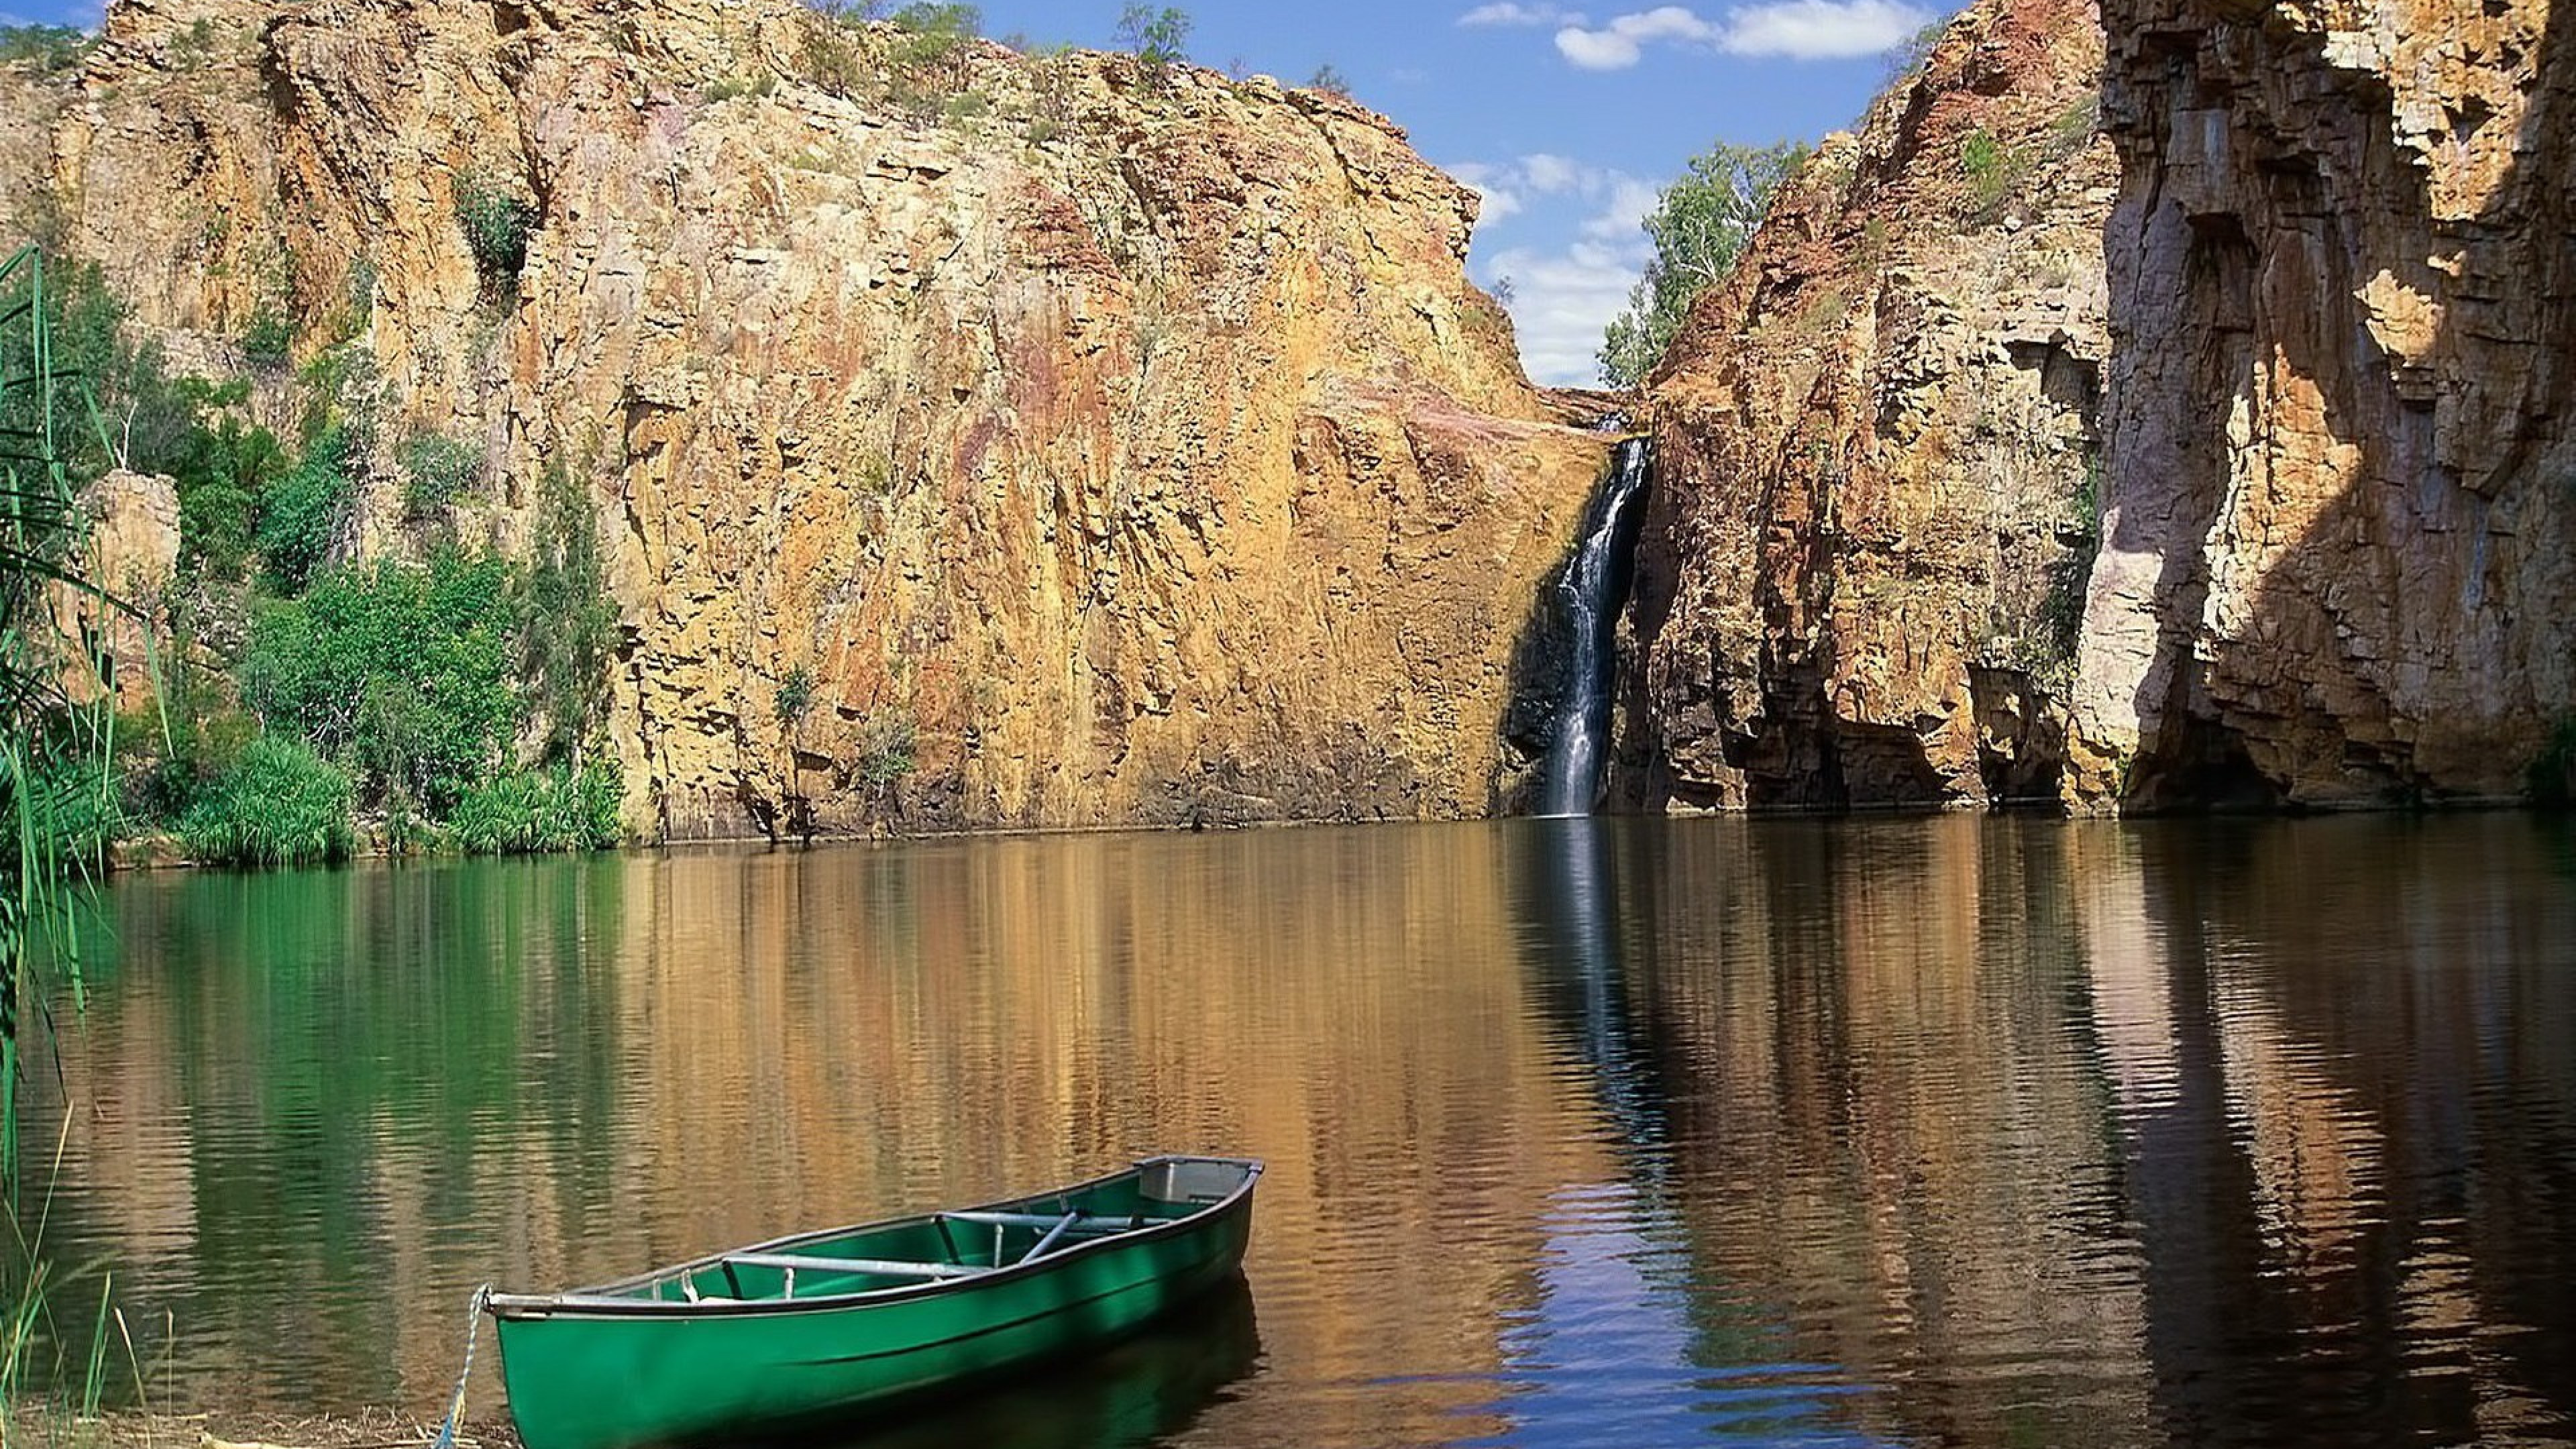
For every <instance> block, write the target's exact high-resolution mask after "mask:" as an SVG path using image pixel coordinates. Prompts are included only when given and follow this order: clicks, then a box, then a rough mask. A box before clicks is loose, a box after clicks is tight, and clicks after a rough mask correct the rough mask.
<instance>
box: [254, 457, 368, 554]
mask: <svg viewBox="0 0 2576 1449" xmlns="http://www.w3.org/2000/svg"><path fill="white" fill-rule="evenodd" d="M354 444H355V440H354V438H353V435H352V433H351V431H350V430H349V429H348V428H347V427H344V426H340V425H336V424H335V425H333V426H330V427H327V428H325V429H323V431H322V433H321V435H320V436H319V437H316V438H315V439H314V440H313V442H312V444H311V445H310V446H309V447H307V448H306V449H305V450H304V458H303V461H302V462H300V463H298V464H296V466H295V470H294V471H293V472H291V473H288V474H287V475H286V476H285V477H283V478H280V479H279V480H278V481H277V482H276V484H275V485H274V486H272V487H271V488H270V489H269V491H268V496H267V497H266V498H265V499H264V500H263V501H262V503H261V506H260V509H259V526H258V531H257V539H258V543H259V556H260V558H261V560H262V561H263V562H264V563H266V564H267V565H268V577H269V582H270V584H271V586H272V587H274V588H276V589H278V590H280V591H281V592H284V593H288V594H296V593H301V592H303V590H304V588H305V586H306V584H308V583H309V582H310V581H311V580H312V578H313V575H314V572H315V571H316V570H318V569H320V568H321V567H322V563H323V560H325V559H327V558H329V557H330V554H331V546H332V544H333V543H334V542H336V541H337V540H338V538H339V536H340V529H341V527H342V526H343V525H344V524H345V523H347V521H348V514H349V507H350V505H351V503H352V502H353V501H355V498H356V495H357V483H356V482H355V480H354V479H353V478H352V477H351V468H352V465H353V463H354V461H355V458H354V453H355V446H354Z"/></svg>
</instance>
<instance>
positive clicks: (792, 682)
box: [770, 664, 814, 733]
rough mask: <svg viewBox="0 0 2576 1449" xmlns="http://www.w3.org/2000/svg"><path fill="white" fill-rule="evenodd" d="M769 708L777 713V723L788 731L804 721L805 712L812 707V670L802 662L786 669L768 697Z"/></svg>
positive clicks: (793, 729) (791, 731) (791, 730)
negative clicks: (783, 675)
mask: <svg viewBox="0 0 2576 1449" xmlns="http://www.w3.org/2000/svg"><path fill="white" fill-rule="evenodd" d="M770 708H771V709H772V710H773V711H774V712H776V714H777V715H778V723H779V724H780V725H781V726H782V727H784V728H785V729H787V730H788V731H789V732H790V733H793V732H794V731H795V730H796V728H797V727H798V726H799V725H802V724H803V723H805V715H806V713H807V712H808V711H810V710H811V709H813V708H814V671H813V670H810V669H808V668H806V667H805V666H804V665H802V664H799V665H797V666H796V667H795V668H793V669H790V670H788V671H787V677H786V678H784V679H781V680H779V681H778V689H777V692H776V693H775V694H774V695H773V696H772V697H771V699H770Z"/></svg>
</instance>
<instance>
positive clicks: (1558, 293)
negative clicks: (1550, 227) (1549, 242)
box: [1482, 171, 1656, 387]
mask: <svg viewBox="0 0 2576 1449" xmlns="http://www.w3.org/2000/svg"><path fill="white" fill-rule="evenodd" d="M1590 174H1591V176H1592V178H1593V182H1594V184H1593V186H1592V187H1591V190H1590V193H1589V194H1591V195H1592V196H1594V197H1595V198H1596V199H1598V200H1599V201H1600V202H1601V207H1600V210H1599V211H1597V212H1596V213H1594V214H1593V215H1591V216H1589V217H1586V218H1585V219H1584V220H1583V223H1582V225H1581V226H1580V227H1579V228H1578V229H1577V231H1578V235H1577V236H1576V237H1575V238H1574V239H1573V240H1572V241H1570V242H1568V243H1567V244H1566V245H1565V246H1564V247H1563V248H1562V249H1560V250H1548V249H1544V248H1540V247H1526V246H1524V247H1512V248H1509V249H1507V250H1504V251H1501V252H1497V253H1496V254H1495V255H1494V256H1493V258H1492V259H1491V260H1490V261H1488V262H1486V263H1485V264H1484V266H1483V268H1482V271H1483V273H1484V277H1485V281H1486V284H1487V285H1489V286H1490V285H1492V284H1493V283H1495V282H1497V281H1500V280H1502V279H1504V278H1509V279H1510V281H1511V292H1512V300H1511V302H1510V304H1509V305H1510V309H1511V314H1512V330H1513V332H1514V333H1516V334H1517V335H1518V336H1519V338H1520V344H1521V367H1522V368H1523V370H1525V371H1527V372H1528V373H1529V375H1530V376H1531V378H1533V379H1535V380H1536V381H1538V382H1540V383H1542V384H1545V385H1549V386H1556V387H1581V386H1587V385H1590V384H1592V383H1595V382H1597V381H1598V380H1599V378H1600V374H1601V364H1600V352H1601V334H1602V332H1603V331H1604V330H1605V329H1607V328H1608V327H1609V325H1610V319H1611V318H1613V317H1616V316H1618V315H1619V314H1620V313H1621V312H1624V311H1626V310H1627V308H1628V291H1629V289H1630V288H1632V287H1634V286H1635V285H1637V279H1638V278H1639V277H1641V276H1644V275H1645V271H1646V262H1647V260H1648V259H1649V258H1651V257H1652V256H1653V255H1654V245H1653V243H1651V242H1649V241H1648V240H1647V239H1646V237H1645V235H1644V233H1642V232H1641V231H1639V230H1638V228H1637V222H1638V220H1639V218H1641V217H1643V216H1644V215H1645V214H1646V212H1647V211H1648V210H1650V209H1651V208H1652V207H1653V206H1654V204H1655V196H1656V192H1655V188H1654V187H1653V186H1651V185H1649V184H1647V183H1645V182H1642V181H1639V180H1637V179H1636V178H1635V177H1633V176H1627V175H1623V174H1622V173H1620V172H1616V171H1595V172H1592V173H1590Z"/></svg>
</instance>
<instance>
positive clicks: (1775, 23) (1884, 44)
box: [1718, 0, 1932, 60]
mask: <svg viewBox="0 0 2576 1449" xmlns="http://www.w3.org/2000/svg"><path fill="white" fill-rule="evenodd" d="M1931 20H1932V13H1931V12H1930V11H1928V10H1920V9H1917V8H1915V7H1914V6H1911V5H1905V4H1900V3H1898V0H1777V3H1774V4H1769V5H1750V6H1746V7H1744V8H1743V9H1740V10H1737V11H1735V12H1733V13H1731V14H1729V15H1728V16H1727V17H1726V32H1725V34H1724V36H1723V37H1721V38H1720V39H1719V41H1718V48H1719V49H1721V50H1723V51H1725V52H1727V53H1728V54H1730V55H1778V56H1786V57H1788V58H1789V59H1791V60H1852V59H1856V58H1858V57H1860V56H1864V55H1878V54H1881V53H1883V52H1886V51H1889V50H1893V49H1895V48H1896V47H1897V46H1899V45H1902V44H1904V43H1905V42H1906V41H1907V40H1908V39H1910V38H1912V36H1913V35H1914V33H1915V32H1916V31H1918V30H1921V29H1922V28H1923V27H1924V26H1925V25H1927V24H1930V23H1931Z"/></svg>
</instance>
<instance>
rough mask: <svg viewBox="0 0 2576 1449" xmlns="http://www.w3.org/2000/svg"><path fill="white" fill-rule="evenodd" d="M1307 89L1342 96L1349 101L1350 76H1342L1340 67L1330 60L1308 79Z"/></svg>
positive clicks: (1317, 68)
mask: <svg viewBox="0 0 2576 1449" xmlns="http://www.w3.org/2000/svg"><path fill="white" fill-rule="evenodd" d="M1306 89H1308V90H1310V91H1322V92H1323V93H1324V94H1326V95H1332V96H1340V97H1341V98H1343V99H1344V100H1348V99H1350V94H1351V82H1350V78H1349V77H1348V76H1345V75H1343V74H1342V72H1341V69H1340V67H1338V66H1335V65H1334V64H1333V63H1332V62H1331V61H1329V60H1328V61H1326V62H1324V63H1323V64H1322V65H1319V66H1317V67H1315V73H1314V74H1313V75H1310V76H1308V77H1306Z"/></svg>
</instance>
